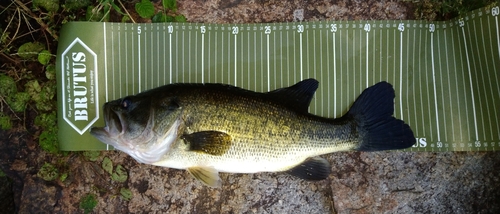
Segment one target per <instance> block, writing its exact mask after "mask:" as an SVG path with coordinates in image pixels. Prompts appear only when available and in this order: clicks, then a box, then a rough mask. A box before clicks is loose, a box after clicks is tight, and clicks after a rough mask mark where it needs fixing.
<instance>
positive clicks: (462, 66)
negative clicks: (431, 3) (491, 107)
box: [455, 28, 471, 147]
mask: <svg viewBox="0 0 500 214" xmlns="http://www.w3.org/2000/svg"><path fill="white" fill-rule="evenodd" d="M455 29H456V30H457V37H458V38H457V42H458V46H459V47H458V50H459V51H458V52H459V54H460V61H459V63H460V71H463V72H460V73H461V74H462V76H461V80H462V81H461V83H460V85H461V86H462V87H461V89H462V90H463V95H464V99H463V103H461V102H458V104H459V107H460V106H462V105H463V106H465V112H466V114H465V121H464V123H465V125H466V127H467V141H468V140H469V139H470V133H471V131H470V126H469V124H470V122H469V110H468V102H467V91H465V88H464V87H463V86H465V69H466V68H465V66H464V63H465V61H464V60H463V59H464V56H463V51H462V49H464V48H463V47H462V42H460V41H461V39H460V28H455ZM455 63H457V62H455ZM457 89H458V83H457ZM461 133H463V132H461ZM461 142H462V143H463V142H464V139H463V138H462V140H461ZM461 147H463V146H461Z"/></svg>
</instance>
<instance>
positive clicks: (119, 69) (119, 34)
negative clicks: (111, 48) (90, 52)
mask: <svg viewBox="0 0 500 214" xmlns="http://www.w3.org/2000/svg"><path fill="white" fill-rule="evenodd" d="M120 27H121V25H119V27H118V32H117V35H118V36H117V37H118V44H121V31H122V30H121V28H120ZM113 55H114V54H113ZM120 55H121V45H118V57H117V59H118V80H119V84H118V88H119V90H118V91H119V92H118V94H119V97H122V96H123V94H122V85H123V83H122V81H123V79H122V72H121V71H122V63H121V57H120ZM113 70H114V69H113ZM113 72H116V70H115V71H113Z"/></svg>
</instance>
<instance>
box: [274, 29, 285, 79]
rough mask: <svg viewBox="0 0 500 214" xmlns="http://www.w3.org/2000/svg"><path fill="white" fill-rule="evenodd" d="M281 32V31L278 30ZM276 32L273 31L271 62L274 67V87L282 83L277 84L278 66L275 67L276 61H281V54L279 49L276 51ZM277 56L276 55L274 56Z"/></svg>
mask: <svg viewBox="0 0 500 214" xmlns="http://www.w3.org/2000/svg"><path fill="white" fill-rule="evenodd" d="M280 33H281V32H280ZM276 43H277V42H276V33H273V59H274V60H273V62H274V68H273V74H274V87H275V88H281V87H282V85H281V84H278V79H277V78H278V76H277V75H278V70H277V69H278V68H277V67H276V66H277V65H276V61H278V60H280V61H282V60H283V59H282V56H281V51H280V52H279V53H278V51H277V50H276ZM276 56H278V57H276Z"/></svg>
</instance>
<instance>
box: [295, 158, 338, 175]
mask: <svg viewBox="0 0 500 214" xmlns="http://www.w3.org/2000/svg"><path fill="white" fill-rule="evenodd" d="M330 171H331V168H330V163H328V161H327V160H325V159H324V158H321V157H312V158H308V159H306V160H305V161H304V162H302V163H300V164H299V165H297V166H295V167H294V168H292V169H290V170H288V171H287V172H288V174H290V175H293V176H296V177H299V178H302V179H304V180H309V181H319V180H323V179H325V178H327V177H328V175H330Z"/></svg>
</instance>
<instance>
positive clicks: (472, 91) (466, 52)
mask: <svg viewBox="0 0 500 214" xmlns="http://www.w3.org/2000/svg"><path fill="white" fill-rule="evenodd" d="M461 29H462V36H463V39H464V40H463V41H464V48H465V58H466V60H467V71H468V74H469V76H468V77H469V88H470V92H471V102H472V113H473V117H474V118H473V119H474V121H473V123H474V131H475V137H476V138H475V140H476V141H477V140H478V139H479V134H478V131H477V117H476V101H475V97H474V88H473V86H472V73H471V68H470V60H469V52H468V47H467V37H466V35H465V29H464V26H462V27H461ZM469 44H470V42H469Z"/></svg>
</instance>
